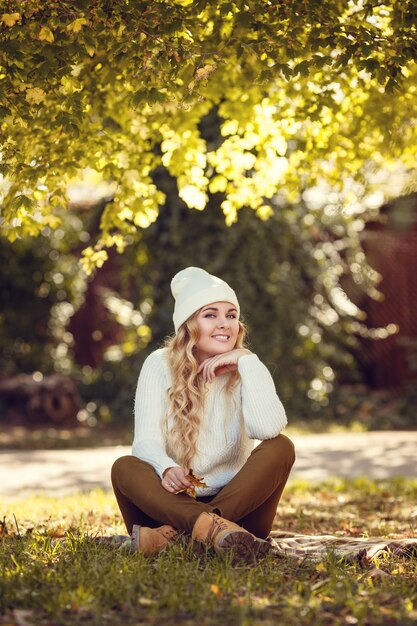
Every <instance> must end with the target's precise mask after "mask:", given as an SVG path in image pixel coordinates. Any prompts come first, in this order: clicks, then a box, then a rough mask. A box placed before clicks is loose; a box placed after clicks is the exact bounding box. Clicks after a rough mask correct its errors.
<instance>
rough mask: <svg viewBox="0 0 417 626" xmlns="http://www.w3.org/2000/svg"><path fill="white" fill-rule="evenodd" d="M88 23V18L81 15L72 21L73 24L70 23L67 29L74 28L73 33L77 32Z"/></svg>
mask: <svg viewBox="0 0 417 626" xmlns="http://www.w3.org/2000/svg"><path fill="white" fill-rule="evenodd" d="M86 24H88V20H86V19H85V17H79V18H78V19H76V20H74V21H73V22H71V24H68V26H67V29H68V30H72V32H73V33H75V34H77V33H79V32H80V30H81V29H82V27H83V26H86Z"/></svg>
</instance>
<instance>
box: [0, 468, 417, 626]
mask: <svg viewBox="0 0 417 626" xmlns="http://www.w3.org/2000/svg"><path fill="white" fill-rule="evenodd" d="M416 496H417V481H409V480H408V481H407V480H400V479H397V480H393V481H389V482H373V481H368V480H364V479H360V480H352V481H341V480H337V481H336V480H335V481H328V482H326V483H323V484H320V485H314V486H312V485H309V484H307V483H304V482H300V481H298V482H293V483H292V484H291V485H290V487H289V488H288V489H287V491H286V492H285V494H284V498H283V501H282V503H281V505H280V508H279V516H277V520H276V528H279V529H280V530H282V529H285V530H290V531H292V532H300V533H318V534H323V533H332V534H333V533H335V534H348V535H351V536H352V535H353V536H367V535H368V536H371V535H372V536H375V535H384V536H387V537H411V536H414V537H415V536H416V535H417V529H416V524H417V506H416V501H417V497H416ZM1 504H2V510H3V512H4V515H5V522H6V526H7V530H8V533H4V535H3V538H2V540H1V541H0V551H1V552H0V554H1V573H2V576H1V583H0V585H1V588H0V623H1V624H3V625H6V624H7V625H12V624H13V625H23V624H26V625H27V626H31V625H35V624H36V626H58V625H59V626H76V625H80V626H81V625H86V626H93V625H97V626H98V625H100V626H103V625H104V626H105V625H106V624H109V625H112V626H113V625H116V626H119V625H120V626H121V625H122V624H123V626H137V625H139V624H155V625H158V626H159V625H162V626H165V625H166V626H174V624H175V625H176V624H179V623H180V624H182V625H186V626H194V625H196V624H198V625H202V626H206V625H207V626H214V625H216V626H217V625H220V626H235V625H236V626H237V625H239V626H240V625H242V626H244V625H250V624H260V625H262V626H272V625H275V624H282V625H284V626H287V625H288V626H291V625H294V626H295V625H297V626H304V625H310V624H314V625H315V626H333V625H347V624H359V625H364V626H365V625H369V626H379V625H381V626H382V625H383V626H390V625H393V624H398V625H400V624H401V626H403V625H404V626H411V625H412V624H415V623H416V620H417V562H416V559H415V558H412V559H405V558H397V559H394V558H393V557H391V556H387V557H386V558H382V559H380V560H379V561H378V562H377V563H376V564H374V565H373V566H370V567H369V568H367V569H366V568H365V569H363V568H361V567H360V566H359V564H358V563H356V562H352V563H348V562H344V561H342V560H340V559H338V558H336V557H335V555H334V554H331V553H329V554H328V555H327V556H326V557H325V558H324V559H322V560H321V561H320V562H314V561H311V560H304V561H302V562H298V561H295V560H294V559H292V558H278V557H276V556H268V557H267V558H265V559H264V560H263V561H261V562H259V563H258V564H257V565H256V566H252V567H249V566H244V567H243V566H242V567H236V566H232V565H231V564H230V563H228V562H224V561H222V560H220V559H219V558H218V557H216V556H213V555H212V554H209V553H208V554H207V555H204V556H200V557H197V556H196V555H195V554H194V553H193V552H192V550H191V549H190V548H187V547H184V546H181V545H175V546H173V547H172V548H171V549H170V550H167V551H165V552H163V553H161V554H160V555H159V556H157V557H155V558H152V559H145V558H143V557H142V556H141V555H140V554H135V555H126V554H122V553H120V552H119V551H118V550H117V549H116V548H114V547H111V546H109V545H101V544H97V543H95V542H92V541H91V540H90V539H89V538H88V537H89V536H90V537H91V536H94V535H97V534H98V535H100V534H104V535H108V534H113V533H117V532H121V533H123V532H124V529H123V527H122V525H121V523H120V518H119V514H118V511H117V507H116V505H115V502H114V499H113V496H112V495H111V494H109V493H105V492H103V491H93V492H91V493H88V494H81V495H74V496H68V497H64V498H46V497H40V496H37V497H32V498H30V499H27V500H21V501H15V502H11V501H7V502H6V501H4V502H1ZM375 572H377V574H379V575H376V574H375ZM381 572H382V573H381Z"/></svg>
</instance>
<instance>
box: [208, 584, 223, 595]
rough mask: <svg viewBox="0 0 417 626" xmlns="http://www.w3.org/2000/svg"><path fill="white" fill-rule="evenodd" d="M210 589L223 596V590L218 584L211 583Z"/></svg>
mask: <svg viewBox="0 0 417 626" xmlns="http://www.w3.org/2000/svg"><path fill="white" fill-rule="evenodd" d="M210 591H211V592H212V593H214V595H215V596H221V595H222V592H221V591H220V589H219V586H218V585H210Z"/></svg>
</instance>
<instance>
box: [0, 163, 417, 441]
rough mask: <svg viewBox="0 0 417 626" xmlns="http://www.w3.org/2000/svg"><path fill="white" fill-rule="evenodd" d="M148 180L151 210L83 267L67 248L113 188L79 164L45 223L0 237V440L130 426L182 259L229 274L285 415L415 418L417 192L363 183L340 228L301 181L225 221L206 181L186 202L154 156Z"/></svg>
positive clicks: (380, 421)
mask: <svg viewBox="0 0 417 626" xmlns="http://www.w3.org/2000/svg"><path fill="white" fill-rule="evenodd" d="M155 180H156V182H157V184H158V186H159V188H161V189H163V191H164V192H165V194H166V203H165V205H164V206H163V207H162V208H161V211H160V215H159V217H158V219H157V220H156V221H155V222H154V223H153V224H151V225H150V226H149V227H148V228H147V229H144V230H142V231H141V233H140V237H138V238H137V239H136V240H135V241H132V242H131V244H130V245H129V246H128V248H127V249H126V250H125V252H124V253H123V254H118V253H117V252H116V251H114V249H112V250H110V253H109V259H108V261H107V262H106V263H105V264H104V265H103V266H102V267H101V268H98V269H97V270H96V272H95V273H94V274H93V275H91V276H87V274H86V273H85V272H84V271H82V270H81V269H80V265H79V260H80V254H81V251H82V249H83V248H84V247H85V245H86V243H88V242H90V241H91V240H92V239H94V237H95V236H96V234H97V227H98V226H97V225H98V223H99V219H100V215H101V213H102V212H103V209H104V207H105V206H106V203H108V202H111V200H112V198H111V196H108V195H106V193H108V189H106V188H103V185H100V184H99V183H97V182H96V177H95V176H94V175H93V173H91V172H90V173H89V174H88V175H87V176H86V179H84V180H83V181H82V182H80V183H77V184H74V185H73V186H72V188H70V190H69V195H70V198H71V204H70V207H69V210H66V211H65V212H63V214H62V216H61V219H62V223H61V226H60V227H59V228H58V229H56V230H54V231H53V230H51V229H50V228H49V227H46V228H44V229H43V230H42V233H41V235H40V236H39V237H37V238H34V239H27V240H20V241H15V242H14V243H13V244H11V243H10V242H8V241H7V240H6V239H3V240H2V241H1V248H0V255H1V257H2V258H1V262H0V276H1V279H0V285H1V287H0V299H1V302H2V305H1V317H0V338H1V345H2V351H1V356H0V377H1V378H0V416H1V417H0V426H1V428H2V441H3V443H4V442H7V439H8V433H9V435H10V433H11V432H14V433H15V434H14V436H15V437H16V433H18V432H19V430H17V431H16V428H17V429H19V428H22V427H24V428H25V429H26V430H25V431H23V430H21V431H20V432H21V433H23V432H25V434H24V435H23V434H22V437H23V439H24V438H25V437H27V436H29V435H28V430H27V429H29V430H31V429H32V431H33V432H32V435H31V436H32V438H34V442H33V443H34V444H35V443H36V437H38V438H39V439H40V440H41V442H42V445H44V444H45V437H46V438H48V437H49V438H50V440H51V445H64V444H65V441H67V442H68V441H70V442H71V441H73V439H74V437H79V438H81V440H83V439H85V441H86V443H87V442H88V443H89V444H91V442H92V441H95V440H97V442H100V441H101V442H103V439H102V437H108V438H109V441H114V440H115V439H116V440H117V441H118V440H120V441H123V442H129V440H130V438H131V433H132V411H133V395H134V391H135V385H136V380H137V377H138V373H139V371H140V367H141V364H142V362H143V360H144V359H145V358H146V356H147V355H148V354H149V352H150V351H151V350H153V349H155V348H156V347H158V346H159V345H161V343H162V342H163V340H164V338H165V337H167V336H168V335H170V334H171V333H172V331H173V328H172V317H171V316H172V310H173V302H172V296H171V293H170V289H169V282H170V279H171V277H172V276H173V274H174V273H175V272H176V271H178V270H179V269H181V268H182V267H185V266H187V265H197V266H201V267H204V268H205V269H207V270H208V271H209V272H212V273H214V274H216V275H219V276H221V277H222V278H224V279H225V280H227V281H228V282H230V283H231V284H232V285H233V286H234V288H235V290H236V291H237V293H238V294H239V299H240V302H241V308H242V312H243V317H244V320H245V322H246V324H247V326H248V329H249V346H250V348H251V349H252V350H253V351H255V352H256V353H257V354H258V355H259V356H260V358H261V359H262V360H263V361H264V362H265V363H266V364H267V366H268V367H269V369H270V371H271V372H272V374H273V376H274V380H275V383H276V387H277V390H278V393H279V395H280V397H281V398H282V400H283V402H284V404H285V406H286V408H287V411H288V415H289V420H290V424H291V425H292V426H293V427H298V428H302V429H307V430H328V429H330V430H331V429H334V428H337V427H348V428H351V429H356V430H358V429H362V430H368V429H391V428H413V427H415V406H416V401H417V384H416V382H417V320H416V315H415V312H416V310H417V274H416V269H417V246H416V243H417V219H416V216H417V195H415V194H410V195H407V196H403V197H400V198H398V199H396V200H393V201H392V202H390V203H389V204H383V205H381V206H378V207H375V206H373V205H372V202H375V198H374V197H373V198H368V200H367V199H364V205H363V212H362V213H361V215H360V216H359V217H358V215H355V217H354V219H350V220H346V222H345V225H344V226H343V227H342V228H340V220H339V219H334V218H333V219H332V215H331V213H330V214H329V211H327V213H326V207H328V202H329V192H328V191H327V192H326V193H320V190H318V189H316V190H315V192H314V193H312V192H311V191H306V192H305V193H304V194H303V196H302V200H301V201H300V202H298V203H295V204H288V203H283V202H282V200H281V199H280V198H279V197H276V198H274V200H273V203H272V206H273V207H274V211H273V214H272V215H271V216H270V217H269V218H268V219H265V220H263V219H260V218H259V217H258V216H257V215H256V214H255V212H254V211H253V210H251V209H244V208H243V209H241V210H240V212H239V219H238V220H237V222H236V223H234V224H232V225H231V226H227V225H226V224H225V220H224V215H223V212H222V210H221V208H220V206H219V199H218V197H216V194H213V195H212V197H210V201H209V202H208V205H207V206H206V208H205V210H204V211H191V210H190V209H189V208H188V207H187V206H186V205H185V204H184V202H183V201H182V200H181V199H180V198H179V196H178V191H177V188H176V185H175V181H174V180H173V179H172V177H170V176H169V174H168V173H167V172H166V171H164V170H163V169H162V168H160V169H159V170H158V171H156V172H155ZM334 195H335V194H334ZM377 199H378V197H377ZM367 202H368V204H367ZM375 209H377V211H376V210H375ZM381 218H383V219H381ZM353 222H355V223H354V226H353V228H354V231H353V236H351V233H352V223H353ZM358 231H359V234H360V237H359V238H358V237H357V234H358ZM13 428H14V429H15V430H14V431H13Z"/></svg>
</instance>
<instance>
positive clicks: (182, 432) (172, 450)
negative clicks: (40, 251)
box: [163, 309, 246, 468]
mask: <svg viewBox="0 0 417 626" xmlns="http://www.w3.org/2000/svg"><path fill="white" fill-rule="evenodd" d="M200 310H201V309H200ZM200 310H199V311H197V312H196V313H194V314H193V315H191V316H190V317H189V318H188V319H187V320H186V321H185V322H184V323H183V324H181V326H180V327H179V329H178V332H177V334H176V335H174V336H172V337H170V338H168V340H167V342H166V344H165V346H166V348H167V349H168V363H169V367H170V371H171V379H172V384H171V387H170V388H169V390H168V406H169V411H168V414H167V415H166V416H165V418H164V421H163V434H164V439H165V445H166V449H167V452H168V454H171V456H172V455H174V456H175V459H176V460H177V463H179V464H180V465H182V466H183V467H186V468H192V465H191V464H192V461H193V458H194V457H195V454H196V450H197V438H198V433H199V429H200V424H201V421H202V417H203V413H204V397H205V384H204V381H203V379H202V377H201V376H199V375H197V370H198V366H199V364H198V362H197V359H196V357H195V346H196V344H197V342H198V339H199V331H198V323H197V316H198V314H199V312H200ZM245 334H246V329H245V326H244V324H243V323H242V322H241V321H240V320H239V332H238V336H237V340H236V344H235V348H242V347H243V344H244V338H245ZM239 379H240V377H239V373H238V372H237V371H236V372H232V373H231V374H229V380H228V382H227V385H226V390H227V391H229V392H231V390H232V388H233V387H234V386H235V385H236V384H237V382H238V381H239ZM168 417H170V418H171V419H172V420H173V427H172V429H171V432H170V433H169V437H168Z"/></svg>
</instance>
